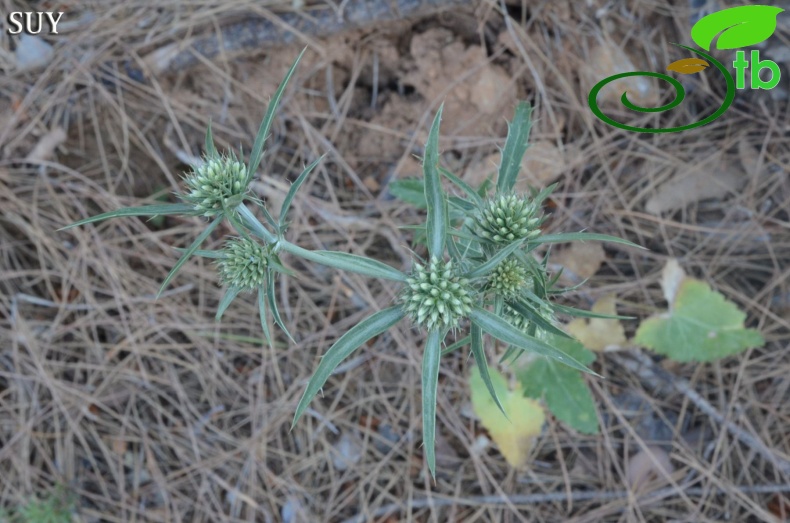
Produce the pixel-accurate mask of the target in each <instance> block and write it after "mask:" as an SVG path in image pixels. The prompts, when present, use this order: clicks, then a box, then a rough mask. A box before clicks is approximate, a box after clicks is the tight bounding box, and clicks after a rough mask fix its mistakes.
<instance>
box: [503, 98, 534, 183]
mask: <svg viewBox="0 0 790 523" xmlns="http://www.w3.org/2000/svg"><path fill="white" fill-rule="evenodd" d="M531 128H532V106H530V105H529V104H528V103H527V102H519V104H518V106H517V107H516V114H515V115H514V116H513V121H512V122H510V123H508V131H507V140H506V141H505V148H504V149H503V150H502V161H501V162H500V164H499V177H498V178H497V193H499V194H505V193H509V192H510V191H512V190H513V187H514V186H515V185H516V179H517V178H518V171H519V169H521V160H522V158H524V153H525V152H527V147H529V131H530V129H531Z"/></svg>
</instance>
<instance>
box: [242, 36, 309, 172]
mask: <svg viewBox="0 0 790 523" xmlns="http://www.w3.org/2000/svg"><path fill="white" fill-rule="evenodd" d="M305 51H307V48H306V47H305V48H304V49H302V52H301V53H299V56H297V57H296V60H294V63H293V65H292V66H291V68H290V69H289V70H288V72H287V73H286V75H285V78H283V81H282V82H281V83H280V86H279V87H278V88H277V91H276V92H275V93H274V96H273V97H272V99H271V101H270V102H269V106H268V107H267V108H266V114H265V115H264V117H263V120H262V121H261V126H260V127H259V128H258V134H257V135H256V136H255V143H254V144H253V146H252V153H251V154H250V163H249V164H248V166H247V173H248V174H247V175H248V176H255V172H256V171H257V170H258V166H259V165H260V164H261V157H262V156H263V144H264V143H265V142H266V138H268V137H269V129H271V126H272V121H273V120H274V111H275V110H276V109H277V104H279V103H280V98H282V96H283V92H284V91H285V86H286V85H288V81H289V80H290V79H291V76H293V74H294V71H295V70H296V66H297V64H298V63H299V60H301V59H302V56H304V53H305Z"/></svg>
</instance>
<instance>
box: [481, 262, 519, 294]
mask: <svg viewBox="0 0 790 523" xmlns="http://www.w3.org/2000/svg"><path fill="white" fill-rule="evenodd" d="M527 277H528V273H527V270H526V269H525V268H524V265H523V264H522V263H521V262H519V261H518V260H517V259H515V258H508V259H506V260H505V261H503V262H502V263H500V264H499V265H497V267H496V269H494V270H493V272H492V273H491V276H489V278H488V288H489V289H491V290H493V291H494V292H495V293H496V294H498V295H500V296H502V297H504V298H511V297H513V296H516V295H517V294H518V293H519V291H520V290H521V289H523V288H524V287H525V286H526V285H527V283H528V280H527Z"/></svg>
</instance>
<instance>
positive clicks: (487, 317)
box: [469, 307, 597, 376]
mask: <svg viewBox="0 0 790 523" xmlns="http://www.w3.org/2000/svg"><path fill="white" fill-rule="evenodd" d="M469 318H470V319H471V320H472V322H474V323H476V324H477V325H479V326H480V327H481V328H482V329H483V330H484V331H485V332H487V333H488V334H490V335H491V336H493V337H495V338H497V339H498V340H501V341H503V342H505V343H508V344H510V345H512V346H513V347H516V348H518V349H521V350H526V351H530V352H534V353H536V354H540V355H541V356H546V357H548V358H552V359H555V360H557V361H559V362H560V363H564V364H565V365H568V366H569V367H573V368H575V369H578V370H581V371H584V372H588V373H590V374H594V375H596V376H597V374H596V373H594V372H593V371H591V370H590V369H588V368H587V367H585V366H584V365H582V364H581V363H579V362H578V361H576V360H575V359H573V358H571V357H570V356H568V355H567V354H565V353H564V352H562V351H561V350H559V349H557V348H555V347H552V346H551V345H549V344H548V343H546V342H544V341H541V340H539V339H537V338H533V337H532V336H527V335H526V334H524V333H523V332H521V331H520V330H518V329H517V328H515V327H514V326H512V325H511V324H509V323H508V322H507V321H505V320H503V319H502V318H500V317H499V316H496V315H495V314H492V313H490V312H489V311H487V310H485V309H481V308H480V307H474V308H473V309H472V312H471V313H470V315H469Z"/></svg>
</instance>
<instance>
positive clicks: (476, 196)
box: [439, 167, 483, 206]
mask: <svg viewBox="0 0 790 523" xmlns="http://www.w3.org/2000/svg"><path fill="white" fill-rule="evenodd" d="M439 172H441V173H442V175H444V177H445V178H447V179H448V180H450V181H451V182H453V183H454V184H455V185H457V186H458V187H459V188H460V189H461V190H462V191H464V192H465V193H466V195H467V196H469V198H471V199H472V201H473V202H474V203H475V204H477V205H479V206H482V205H483V199H482V198H481V197H480V195H479V194H477V191H475V190H474V189H473V188H472V186H471V185H469V184H468V183H466V182H465V181H463V180H462V179H460V178H459V177H457V176H456V175H454V174H453V173H451V172H450V171H448V170H447V169H445V168H443V167H439Z"/></svg>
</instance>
